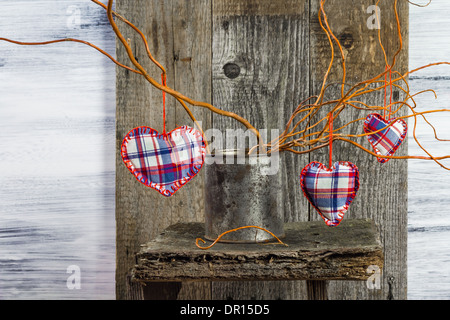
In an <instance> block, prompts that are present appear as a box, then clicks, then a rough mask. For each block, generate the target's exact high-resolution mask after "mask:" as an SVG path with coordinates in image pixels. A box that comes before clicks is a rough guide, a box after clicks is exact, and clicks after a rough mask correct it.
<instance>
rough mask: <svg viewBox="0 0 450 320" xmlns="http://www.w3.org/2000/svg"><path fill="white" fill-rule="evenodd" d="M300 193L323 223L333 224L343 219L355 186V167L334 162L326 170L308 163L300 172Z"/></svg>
mask: <svg viewBox="0 0 450 320" xmlns="http://www.w3.org/2000/svg"><path fill="white" fill-rule="evenodd" d="M300 185H301V188H302V190H303V194H304V195H305V197H306V198H307V199H308V201H309V202H310V203H311V205H312V206H313V207H314V208H315V209H316V210H317V212H319V214H320V216H321V217H322V218H323V220H324V221H325V223H326V224H327V225H328V226H330V227H334V226H337V225H339V223H340V222H341V221H342V219H343V218H344V214H345V213H346V212H347V210H348V208H349V206H350V204H351V203H352V201H353V199H354V198H355V196H356V193H357V192H358V189H359V170H358V168H357V167H356V166H355V165H354V164H353V163H351V162H348V161H342V162H336V163H335V164H334V166H333V168H331V169H329V168H327V167H326V166H325V165H324V164H322V163H320V162H316V161H314V162H311V163H310V164H308V165H307V166H306V167H305V168H304V169H303V170H302V172H301V174H300Z"/></svg>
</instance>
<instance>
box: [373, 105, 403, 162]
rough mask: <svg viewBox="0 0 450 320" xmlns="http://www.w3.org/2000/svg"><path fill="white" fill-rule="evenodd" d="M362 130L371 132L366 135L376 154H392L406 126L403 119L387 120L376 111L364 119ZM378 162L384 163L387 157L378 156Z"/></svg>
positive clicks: (399, 143) (400, 142)
mask: <svg viewBox="0 0 450 320" xmlns="http://www.w3.org/2000/svg"><path fill="white" fill-rule="evenodd" d="M364 132H365V133H372V132H374V133H373V134H369V135H368V136H367V138H368V139H369V142H370V144H371V145H372V147H373V149H374V151H375V153H376V154H378V155H381V156H392V155H393V154H394V153H395V151H397V149H398V148H399V147H400V145H401V144H402V142H403V140H404V139H405V137H406V134H407V132H408V126H407V125H406V122H405V121H403V119H392V120H390V121H387V120H385V119H383V117H382V116H381V115H379V114H378V113H371V114H369V115H368V116H367V118H366V121H364ZM377 160H378V162H380V163H385V162H388V161H389V158H378V157H377Z"/></svg>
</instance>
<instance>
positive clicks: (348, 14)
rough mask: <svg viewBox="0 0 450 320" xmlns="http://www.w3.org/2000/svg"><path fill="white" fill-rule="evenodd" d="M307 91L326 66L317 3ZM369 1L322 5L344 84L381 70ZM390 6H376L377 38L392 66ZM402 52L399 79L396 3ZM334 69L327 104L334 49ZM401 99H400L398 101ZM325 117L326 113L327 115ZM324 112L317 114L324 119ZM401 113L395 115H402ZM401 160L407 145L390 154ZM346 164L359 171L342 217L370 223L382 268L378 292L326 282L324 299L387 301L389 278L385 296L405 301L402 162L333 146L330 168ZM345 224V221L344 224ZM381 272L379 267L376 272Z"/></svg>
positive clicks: (404, 7) (374, 99)
mask: <svg viewBox="0 0 450 320" xmlns="http://www.w3.org/2000/svg"><path fill="white" fill-rule="evenodd" d="M311 3H312V6H311V18H310V19H311V27H310V28H311V61H312V63H311V89H312V90H313V91H314V92H318V91H319V90H320V86H321V84H322V78H323V75H324V74H325V71H326V68H327V67H328V64H329V61H330V60H329V59H330V54H331V51H330V49H329V44H328V39H327V38H326V35H325V33H324V32H323V31H322V29H321V28H320V25H319V22H318V18H317V14H318V12H319V9H320V8H319V1H313V2H311ZM372 4H373V3H372V2H371V1H369V0H367V1H366V0H352V1H345V2H343V1H338V0H329V1H327V2H326V5H325V10H326V12H327V14H328V19H329V23H330V27H331V28H332V30H333V32H334V33H335V35H336V36H337V37H338V39H340V41H341V43H342V44H343V48H344V53H345V55H346V67H347V83H349V84H355V83H357V82H359V81H361V80H364V79H370V78H371V77H373V76H375V75H377V74H379V73H381V72H383V71H384V70H385V63H384V57H383V55H382V52H381V49H380V48H379V45H378V42H377V41H378V38H377V37H378V35H377V31H378V30H376V29H375V30H370V29H369V28H368V27H367V20H368V19H369V18H370V14H368V13H367V8H368V6H370V5H372ZM393 4H394V2H393V1H386V2H381V3H380V11H381V23H382V24H381V38H382V40H383V45H384V46H385V50H386V52H387V54H388V59H389V60H388V61H391V60H392V56H393V54H394V53H395V52H396V51H397V48H398V45H399V42H398V37H397V27H396V22H395V16H394V10H393ZM398 11H399V14H400V19H401V25H402V32H403V41H404V43H403V45H404V50H403V52H402V54H401V55H400V56H399V57H398V59H397V65H396V68H395V69H397V70H399V71H400V72H401V73H405V72H406V71H407V69H408V53H407V48H408V32H407V31H408V3H406V2H404V1H399V2H398ZM336 51H337V52H336V56H335V59H336V61H335V64H334V67H333V73H332V74H331V75H330V77H329V83H333V82H334V83H335V85H334V86H333V87H331V89H330V90H329V95H328V96H327V97H328V98H330V97H337V96H339V95H340V83H341V82H340V81H341V76H342V68H341V67H340V65H339V63H340V60H339V59H340V55H339V51H338V50H337V47H336ZM383 95H384V92H379V93H377V94H373V95H369V96H367V97H364V99H362V100H361V101H363V102H366V103H368V104H369V105H382V104H383V103H384V101H383V100H384V98H383ZM400 97H402V95H400ZM328 111H329V110H328ZM328 111H324V112H322V113H321V114H319V115H318V116H319V117H324V116H326V114H327V112H328ZM405 112H406V110H404V111H402V112H401V113H400V114H399V115H404V114H405ZM367 114H368V112H367V111H360V110H355V109H348V110H346V111H345V113H344V114H342V116H341V120H339V119H338V120H336V123H335V125H336V127H339V126H340V125H342V124H344V121H345V122H347V121H349V120H351V119H357V118H365V117H366V116H367ZM362 132H363V130H362V122H358V123H357V124H355V125H352V126H349V127H348V128H347V130H346V131H345V132H344V133H362ZM358 142H359V143H362V144H363V146H365V147H366V148H368V149H371V146H370V145H369V143H368V142H367V138H361V139H360V140H359V141H358ZM396 154H397V155H405V154H407V142H406V141H405V142H403V144H402V146H401V147H400V149H399V150H398V151H397V153H396ZM311 156H312V159H311V160H317V161H321V162H323V163H325V164H328V149H323V150H321V151H319V152H317V153H314V154H312V155H311ZM335 161H351V162H353V163H354V164H356V165H357V166H358V168H359V170H360V189H359V192H358V195H357V196H356V198H355V200H354V201H353V203H352V205H351V206H350V209H349V211H348V212H347V213H346V218H370V219H373V220H374V221H375V223H376V224H377V225H378V226H379V228H380V234H381V241H382V243H383V244H384V253H385V265H384V268H383V279H382V288H381V289H380V290H369V289H368V288H367V286H366V284H365V283H364V282H362V283H359V282H349V281H330V282H329V283H328V297H329V299H386V298H387V297H388V295H389V290H390V289H389V288H390V286H389V284H388V277H390V276H393V277H394V278H395V282H394V284H393V285H392V289H391V292H392V294H393V296H394V298H395V299H406V273H407V272H406V247H407V205H406V203H407V161H406V160H390V161H389V162H388V163H386V164H380V163H378V162H377V160H376V159H375V158H374V157H372V156H369V155H367V154H366V153H365V152H363V151H361V150H357V149H355V148H353V147H351V146H350V145H349V144H345V143H344V142H336V143H335V144H334V145H333V162H335ZM318 219H321V218H320V217H319V215H318V214H317V213H316V211H315V210H314V209H312V210H311V220H318ZM344 219H345V218H344ZM380 267H381V266H380Z"/></svg>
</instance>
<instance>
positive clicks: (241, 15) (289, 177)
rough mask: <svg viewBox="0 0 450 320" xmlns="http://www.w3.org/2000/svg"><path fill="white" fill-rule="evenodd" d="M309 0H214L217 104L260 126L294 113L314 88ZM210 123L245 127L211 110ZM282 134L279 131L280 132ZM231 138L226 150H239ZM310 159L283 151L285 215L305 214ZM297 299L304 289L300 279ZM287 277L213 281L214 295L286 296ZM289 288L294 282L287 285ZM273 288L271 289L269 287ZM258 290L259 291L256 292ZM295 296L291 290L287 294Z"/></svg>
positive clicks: (276, 124) (275, 125) (279, 123)
mask: <svg viewBox="0 0 450 320" xmlns="http://www.w3.org/2000/svg"><path fill="white" fill-rule="evenodd" d="M308 10H309V2H308V1H304V0H302V1H287V2H284V1H283V2H280V1H244V2H243V1H225V0H220V1H217V0H216V1H214V2H213V33H212V36H213V43H212V45H213V50H212V54H213V60H212V68H213V69H212V73H213V79H212V81H213V92H212V96H213V104H214V105H216V106H217V107H219V108H222V109H225V110H228V111H232V112H235V113H237V114H239V115H241V116H243V117H245V118H246V119H248V120H249V121H250V122H251V123H252V124H253V125H254V126H255V127H256V128H257V129H258V130H261V129H266V130H267V131H268V132H267V138H266V141H268V140H270V139H271V138H274V137H271V136H270V132H271V129H280V130H282V129H284V126H285V124H286V122H287V121H288V119H289V116H290V114H291V113H292V111H293V110H294V109H295V108H296V107H297V105H298V104H299V102H300V101H302V100H303V99H305V98H306V97H307V95H308V93H309V82H308V79H309V48H308V46H309V41H308V34H309V24H308V19H309V18H308ZM229 64H233V65H236V66H237V67H238V68H239V70H240V71H239V73H238V75H237V76H236V75H234V76H232V77H229V76H227V75H226V72H225V71H226V69H225V66H226V65H229ZM213 127H214V128H216V129H219V130H222V132H225V131H226V129H233V128H241V126H240V125H238V124H237V123H236V122H235V121H232V120H231V119H228V118H224V117H220V116H217V115H214V116H213ZM280 133H281V132H280ZM232 142H233V140H232V139H231V138H230V137H228V138H227V143H230V144H229V145H226V146H225V147H226V148H235V147H236V145H235V144H233V143H232ZM308 160H309V157H308V156H305V157H299V156H294V155H292V154H286V155H285V161H283V162H282V163H281V166H280V173H279V174H281V175H282V176H283V178H282V179H283V184H284V189H283V195H284V196H285V200H284V203H285V207H284V210H285V212H284V216H285V221H301V220H305V219H307V217H308V211H307V208H308V206H307V202H306V200H305V199H304V197H303V196H302V194H301V191H300V188H299V184H298V175H297V172H299V169H300V168H303V167H304V166H305V165H306V164H307V163H308ZM296 285H297V289H293V290H292V292H293V293H294V294H293V295H294V296H295V298H297V299H301V298H302V296H300V295H296V293H299V294H300V293H302V292H304V291H305V290H303V288H300V287H301V286H302V285H303V284H302V283H297V284H296ZM286 286H288V284H287V283H284V282H283V283H282V282H279V283H271V284H270V285H269V284H268V283H264V282H259V283H252V284H249V283H239V282H234V283H233V284H229V283H227V284H222V283H213V288H212V290H213V297H216V298H217V299H223V298H229V297H234V298H235V299H246V298H247V299H249V298H252V297H256V298H259V296H258V295H259V294H260V295H262V296H264V297H268V295H269V292H271V294H273V296H272V297H276V298H279V297H286ZM289 286H291V284H289ZM269 288H270V289H269ZM256 293H258V294H256ZM288 295H289V296H291V297H292V295H290V294H288Z"/></svg>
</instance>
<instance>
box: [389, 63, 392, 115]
mask: <svg viewBox="0 0 450 320" xmlns="http://www.w3.org/2000/svg"><path fill="white" fill-rule="evenodd" d="M389 87H390V91H391V92H390V94H389V121H391V114H392V69H391V68H390V67H389Z"/></svg>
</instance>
